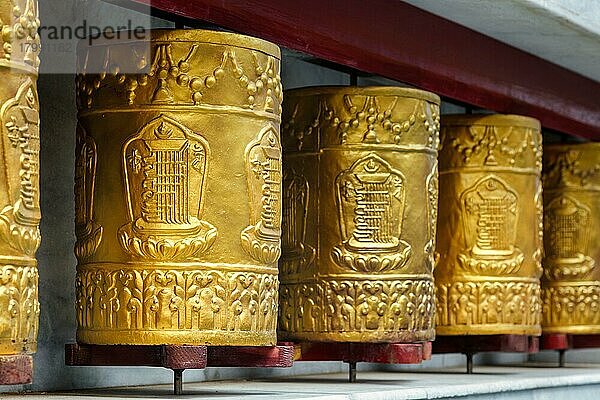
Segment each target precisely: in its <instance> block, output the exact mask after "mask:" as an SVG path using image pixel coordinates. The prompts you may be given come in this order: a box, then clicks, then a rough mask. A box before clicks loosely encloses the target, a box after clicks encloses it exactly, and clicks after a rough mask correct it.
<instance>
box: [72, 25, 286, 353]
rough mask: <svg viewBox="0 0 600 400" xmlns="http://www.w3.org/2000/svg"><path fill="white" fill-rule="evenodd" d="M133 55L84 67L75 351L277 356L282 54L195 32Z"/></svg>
mask: <svg viewBox="0 0 600 400" xmlns="http://www.w3.org/2000/svg"><path fill="white" fill-rule="evenodd" d="M132 49H133V50H136V45H135V43H127V42H125V41H120V42H118V43H103V42H102V41H97V42H95V43H94V45H93V46H92V47H89V48H80V53H79V62H80V65H81V67H82V68H83V70H84V72H83V74H81V75H79V76H78V78H77V90H78V107H79V125H78V127H77V150H76V152H77V160H76V173H75V196H76V234H77V243H76V245H75V253H76V255H77V258H78V265H77V282H76V285H77V288H76V293H77V321H78V330H77V340H78V341H79V342H82V343H89V344H190V345H199V344H211V345H250V346H261V345H271V344H275V342H276V332H275V328H276V319H277V298H278V293H277V290H278V280H277V259H278V257H279V254H280V236H281V195H280V191H281V144H280V140H279V122H280V113H281V100H282V89H281V81H280V77H279V63H280V61H279V58H280V54H279V49H278V48H277V47H276V46H274V45H272V44H270V43H267V42H264V41H262V40H259V39H254V38H249V37H246V36H242V35H237V34H231V33H222V32H209V31H201V30H174V31H154V32H152V34H151V42H150V54H144V53H143V51H142V52H141V53H137V52H136V51H133V50H132ZM142 49H143V47H142ZM98 60H101V61H100V62H101V63H104V65H106V66H107V71H106V74H86V73H85V69H86V63H91V62H95V63H97V62H99V61H98ZM132 62H133V63H134V64H133V65H139V66H140V68H141V67H143V66H145V65H146V64H145V63H146V62H148V63H150V65H149V71H148V72H144V73H142V72H140V73H139V74H122V73H120V72H119V66H120V65H125V64H127V65H131V63H132Z"/></svg>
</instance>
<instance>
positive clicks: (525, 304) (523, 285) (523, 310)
mask: <svg viewBox="0 0 600 400" xmlns="http://www.w3.org/2000/svg"><path fill="white" fill-rule="evenodd" d="M436 295H437V324H438V325H441V326H444V327H447V326H457V325H487V324H490V325H493V324H515V325H538V324H539V323H540V318H541V303H540V286H539V284H538V283H530V282H492V281H488V282H454V283H450V284H443V285H439V284H438V286H437V293H436Z"/></svg>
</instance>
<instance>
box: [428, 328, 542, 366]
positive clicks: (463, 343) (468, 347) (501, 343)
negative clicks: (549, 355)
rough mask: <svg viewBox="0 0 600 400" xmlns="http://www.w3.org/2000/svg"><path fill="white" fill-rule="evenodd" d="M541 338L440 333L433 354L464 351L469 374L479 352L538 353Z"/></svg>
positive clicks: (434, 343) (434, 344)
mask: <svg viewBox="0 0 600 400" xmlns="http://www.w3.org/2000/svg"><path fill="white" fill-rule="evenodd" d="M539 339H540V338H539V337H538V336H530V335H464V336H443V335H438V336H436V338H435V342H433V349H432V352H433V354H448V353H462V354H464V355H465V356H466V357H467V371H466V372H467V374H472V373H473V356H474V355H475V354H477V353H483V352H494V353H529V354H531V353H537V352H538V351H539V349H540V340H539Z"/></svg>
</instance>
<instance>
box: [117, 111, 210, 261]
mask: <svg viewBox="0 0 600 400" xmlns="http://www.w3.org/2000/svg"><path fill="white" fill-rule="evenodd" d="M122 157H123V171H124V175H125V187H126V199H127V207H128V210H129V216H130V222H129V223H128V224H126V225H124V226H122V227H121V228H120V229H119V240H120V243H121V246H122V247H123V249H124V250H125V251H127V252H128V253H131V254H132V255H134V256H136V257H142V258H148V259H156V260H181V259H188V258H189V257H194V256H197V255H199V254H201V253H203V252H205V251H207V250H208V249H209V248H210V246H211V245H212V244H213V242H214V241H215V239H216V237H217V229H216V228H215V227H214V226H212V225H211V224H209V223H208V222H206V221H203V220H201V212H202V202H203V197H204V192H205V187H206V172H207V168H208V159H209V157H210V150H209V147H208V142H207V141H206V140H205V139H204V138H203V137H202V136H200V135H199V134H197V133H194V132H192V131H191V130H189V129H188V128H186V127H184V126H183V125H181V124H179V123H178V122H176V121H175V120H173V119H171V118H169V117H166V116H164V115H160V116H159V117H157V118H155V119H153V120H152V121H150V122H148V123H147V124H146V125H145V126H144V127H142V129H141V130H140V131H139V132H138V133H137V134H136V135H134V136H133V137H132V138H130V139H129V140H127V142H125V145H124V147H123V154H122Z"/></svg>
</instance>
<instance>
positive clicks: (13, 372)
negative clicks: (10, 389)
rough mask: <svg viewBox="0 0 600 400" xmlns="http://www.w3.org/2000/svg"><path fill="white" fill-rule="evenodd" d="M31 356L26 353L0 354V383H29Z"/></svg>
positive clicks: (31, 374)
mask: <svg viewBox="0 0 600 400" xmlns="http://www.w3.org/2000/svg"><path fill="white" fill-rule="evenodd" d="M32 376H33V357H31V356H30V355H27V354H19V355H15V356H0V385H22V384H26V383H31V378H32Z"/></svg>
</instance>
